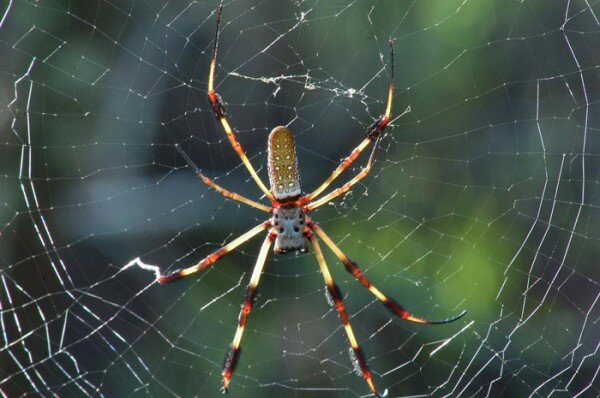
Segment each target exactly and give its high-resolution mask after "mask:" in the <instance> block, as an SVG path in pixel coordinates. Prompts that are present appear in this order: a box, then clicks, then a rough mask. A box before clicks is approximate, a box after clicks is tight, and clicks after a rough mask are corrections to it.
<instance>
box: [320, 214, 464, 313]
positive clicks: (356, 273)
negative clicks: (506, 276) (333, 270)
mask: <svg viewBox="0 0 600 398" xmlns="http://www.w3.org/2000/svg"><path fill="white" fill-rule="evenodd" d="M309 228H310V229H311V230H312V231H314V232H316V234H317V235H319V238H321V239H322V240H323V242H325V244H326V245H327V246H328V247H329V248H330V249H331V251H332V252H333V253H334V254H335V255H336V256H337V258H339V259H340V261H341V262H342V263H343V264H344V267H346V271H348V272H349V273H350V274H351V275H352V276H353V277H354V278H356V280H357V281H358V282H359V283H360V284H361V285H362V286H363V287H365V288H367V289H368V290H369V291H370V292H371V293H373V295H374V296H375V297H377V298H378V299H379V301H381V303H382V304H383V305H384V306H385V307H386V308H387V309H388V310H389V311H390V312H391V313H392V314H394V315H397V316H399V317H400V318H402V319H404V320H407V321H410V322H415V323H420V324H426V325H443V324H445V323H450V322H454V321H456V320H457V319H460V318H462V317H463V316H464V315H465V314H466V313H467V311H466V310H465V311H463V312H461V313H460V314H458V315H457V316H455V317H452V318H448V319H444V320H442V321H431V320H428V319H423V318H419V317H416V316H414V315H412V314H410V313H409V312H408V311H406V310H405V309H404V308H403V307H402V306H401V305H400V304H398V303H397V302H396V301H395V300H393V299H391V298H389V297H387V296H386V295H385V294H383V293H382V292H381V291H380V290H379V289H377V288H376V287H375V286H374V285H372V284H371V282H369V280H368V279H367V277H366V276H365V275H364V274H363V273H362V271H361V270H360V268H358V266H357V265H356V263H355V262H354V261H352V260H350V259H349V258H348V257H346V255H345V254H344V253H343V252H342V251H341V250H340V248H339V247H338V246H337V245H336V244H335V243H334V242H333V241H332V240H331V238H330V237H329V236H327V234H326V233H325V232H324V231H323V230H322V229H321V228H320V227H319V226H318V225H317V224H315V223H314V222H311V223H310V224H309Z"/></svg>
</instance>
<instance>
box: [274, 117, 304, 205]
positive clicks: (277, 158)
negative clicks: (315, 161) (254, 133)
mask: <svg viewBox="0 0 600 398" xmlns="http://www.w3.org/2000/svg"><path fill="white" fill-rule="evenodd" d="M268 170H269V182H270V184H271V192H272V193H273V196H274V197H275V199H277V200H278V201H279V202H280V203H286V202H290V201H294V200H296V199H297V198H298V197H299V196H300V194H301V193H302V192H301V191H302V189H301V188H300V175H299V174H298V161H297V159H296V143H295V142H294V136H293V135H292V133H291V132H290V130H288V128H287V127H284V126H278V127H275V128H274V129H273V130H272V131H271V133H270V134H269V163H268Z"/></svg>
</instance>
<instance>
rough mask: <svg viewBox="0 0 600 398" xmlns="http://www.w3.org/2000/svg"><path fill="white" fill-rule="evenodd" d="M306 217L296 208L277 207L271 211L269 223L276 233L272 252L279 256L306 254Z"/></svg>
mask: <svg viewBox="0 0 600 398" xmlns="http://www.w3.org/2000/svg"><path fill="white" fill-rule="evenodd" d="M305 219H306V216H305V215H304V212H303V211H302V209H301V208H300V207H298V206H290V207H279V208H277V209H275V210H274V211H273V217H272V218H271V222H272V223H273V227H274V229H275V231H276V232H277V236H276V237H275V246H274V247H273V251H274V252H275V253H279V254H285V253H290V252H301V253H306V252H307V251H308V242H307V241H306V237H305V236H304V225H305Z"/></svg>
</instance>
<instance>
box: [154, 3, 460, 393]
mask: <svg viewBox="0 0 600 398" xmlns="http://www.w3.org/2000/svg"><path fill="white" fill-rule="evenodd" d="M221 11H222V7H220V8H219V10H218V12H217V29H216V32H215V43H214V47H213V54H212V58H211V62H210V71H209V75H208V98H209V100H210V103H211V106H212V109H213V112H214V114H215V117H216V118H217V120H218V121H219V123H221V125H222V126H223V130H225V134H227V138H228V140H229V142H230V143H231V146H232V147H233V149H234V150H235V151H236V152H237V154H238V155H239V157H240V160H241V161H242V163H243V164H244V166H245V167H246V169H247V170H248V172H249V173H250V175H251V176H252V178H253V179H254V181H255V182H256V184H257V185H258V187H259V188H260V190H261V191H262V192H263V193H264V195H265V197H266V198H267V199H268V200H269V201H270V202H271V206H266V205H264V204H261V203H258V202H256V201H254V200H251V199H248V198H246V197H243V196H241V195H239V194H237V193H235V192H230V191H228V190H226V189H224V188H222V187H221V186H219V185H217V184H215V183H214V182H213V181H212V180H211V179H210V178H208V177H206V176H205V175H204V174H203V173H202V172H201V171H200V169H198V167H196V165H195V164H194V163H193V162H192V160H191V159H190V157H189V156H188V155H187V154H186V153H185V152H184V151H183V149H181V147H180V146H179V145H176V148H177V150H178V151H179V153H181V155H182V156H183V158H184V159H185V160H186V161H187V163H188V164H189V165H190V166H191V167H193V168H194V169H195V170H196V173H197V174H198V177H199V178H200V179H201V180H202V182H204V183H205V184H206V185H208V186H209V187H211V188H213V189H215V190H216V191H217V192H219V193H221V194H222V195H224V196H225V197H227V198H229V199H232V200H235V201H238V202H241V203H244V204H246V205H249V206H252V207H254V208H256V209H259V210H262V211H264V212H267V213H269V214H271V217H270V218H269V219H268V220H266V221H264V222H263V223H261V224H259V225H257V226H255V227H254V228H252V229H251V230H249V231H248V232H246V233H244V234H242V235H240V236H239V237H237V238H236V239H234V240H232V241H231V242H229V243H228V244H227V245H225V246H223V247H221V248H219V249H218V250H216V251H214V252H213V253H211V254H209V255H208V256H206V257H205V258H204V259H202V260H201V261H200V262H199V263H197V264H195V265H193V266H191V267H188V268H185V269H182V270H177V271H174V272H171V273H169V274H167V275H162V276H160V277H159V278H158V282H159V283H167V282H173V281H176V280H179V279H182V278H184V277H186V276H188V275H190V274H193V273H196V272H198V271H201V270H203V269H205V268H206V267H208V266H209V265H211V264H214V263H215V262H216V261H218V260H219V259H220V258H221V257H223V256H224V255H226V254H227V253H229V252H230V251H231V250H233V249H235V248H236V247H238V246H240V245H241V244H243V243H244V242H247V241H248V240H250V239H251V238H253V237H255V236H256V235H258V234H259V233H261V232H264V231H267V230H268V233H267V236H266V237H265V240H264V242H263V244H262V246H261V249H260V252H259V254H258V258H257V260H256V265H255V266H254V270H253V271H252V276H251V277H250V282H249V284H248V288H247V290H246V295H245V296H244V300H243V301H242V306H241V310H240V315H239V318H238V325H237V329H236V332H235V336H234V338H233V342H232V343H231V345H230V346H229V350H228V351H227V355H226V357H225V363H224V365H223V370H222V372H221V375H222V377H223V388H224V390H225V391H227V388H228V386H229V380H230V379H231V376H232V374H233V372H234V370H235V366H236V364H237V361H238V358H239V353H240V344H241V341H242V335H243V333H244V328H245V327H246V322H247V319H248V314H249V313H250V311H251V310H252V305H253V303H254V296H255V293H256V289H257V287H258V282H259V280H260V276H261V274H262V270H263V268H264V266H265V263H266V260H267V255H268V252H269V249H270V248H271V245H272V244H273V242H275V247H274V251H275V252H276V253H289V252H296V253H297V252H306V251H307V250H308V243H309V242H310V244H311V246H312V247H313V249H314V252H315V256H316V258H317V262H318V264H319V270H320V272H321V274H322V275H323V279H324V281H325V289H326V292H327V297H328V301H330V303H331V304H332V306H333V308H334V309H335V311H336V312H337V313H338V315H339V317H340V319H341V322H342V326H343V327H344V331H345V332H346V335H347V336H348V340H349V342H350V356H351V359H352V362H353V364H354V365H355V368H356V369H357V370H358V371H359V372H360V374H361V375H362V377H363V379H364V380H365V382H366V383H367V385H368V386H369V390H371V392H372V393H373V394H374V395H375V396H378V397H379V396H380V395H379V394H378V393H377V390H376V389H375V385H374V384H373V380H372V375H371V371H370V370H369V367H368V365H367V360H366V358H365V356H364V354H363V352H362V350H361V348H360V346H359V345H358V341H357V340H356V338H355V336H354V332H353V331H352V327H351V326H350V317H349V316H348V314H347V312H346V307H345V306H344V301H343V299H342V297H343V296H342V293H341V292H340V289H339V287H338V286H337V285H336V284H335V282H334V281H333V278H332V277H331V274H330V273H329V268H328V267H327V264H326V263H325V258H324V257H323V253H322V251H321V248H320V245H319V242H318V240H317V236H318V237H319V239H320V240H322V241H323V242H324V243H325V244H326V245H327V247H329V249H331V251H332V252H333V253H334V254H335V255H336V257H337V258H338V259H339V260H340V261H341V262H342V264H344V267H345V269H346V271H347V272H349V273H350V274H351V275H352V276H353V277H354V278H355V279H356V280H357V281H358V282H359V283H360V284H361V286H363V287H364V288H366V289H368V290H369V291H370V292H371V293H372V294H373V295H374V296H375V297H376V298H377V299H378V300H379V301H380V302H381V303H382V304H383V305H384V306H385V308H387V309H388V310H389V311H390V312H391V313H392V314H394V315H396V316H398V317H400V318H401V319H404V320H407V321H411V322H415V323H421V324H443V323H448V322H452V321H455V320H457V319H458V318H460V317H462V316H463V315H464V314H465V312H466V311H463V312H462V313H461V314H459V315H458V316H456V317H454V318H450V319H446V320H443V321H429V320H427V319H423V318H419V317H416V316H414V315H411V314H410V313H409V312H407V311H406V310H405V309H404V308H403V307H402V306H401V305H400V304H398V303H397V302H396V301H395V300H393V299H391V298H389V297H388V296H386V295H385V294H384V293H382V292H381V291H380V290H379V289H377V288H376V287H375V286H374V285H373V284H372V283H371V282H370V281H369V280H368V279H367V277H366V276H365V275H364V274H363V272H362V271H361V270H360V268H358V266H357V265H356V263H355V262H353V261H352V260H350V259H349V258H348V257H347V256H346V255H345V254H344V253H343V252H342V251H341V250H340V248H339V247H338V246H337V245H336V244H335V243H334V242H333V240H332V239H331V238H330V237H329V236H328V235H327V234H326V233H325V232H324V231H323V229H321V227H319V225H317V223H315V222H314V221H313V220H311V219H310V218H309V217H308V216H307V215H306V213H308V212H310V211H312V210H314V209H316V208H317V207H319V206H322V205H324V204H326V203H329V202H331V201H332V200H333V199H335V198H337V197H338V196H340V195H343V194H344V193H346V192H348V191H349V190H350V189H351V188H352V186H354V185H355V184H356V183H357V182H359V181H360V180H361V179H363V178H364V177H365V176H366V175H367V174H368V173H369V171H370V170H371V165H372V162H373V158H374V155H375V148H376V147H377V140H379V137H380V134H381V133H382V132H383V130H384V129H385V127H386V126H387V125H388V123H389V122H390V115H391V110H392V94H393V91H394V47H393V44H392V42H391V41H390V61H391V68H390V69H391V73H390V83H389V89H388V95H387V105H386V108H385V113H384V115H383V116H381V118H379V119H378V120H377V121H375V122H374V123H373V124H372V125H371V127H369V129H368V130H367V132H366V134H365V137H364V138H363V140H362V141H361V142H360V144H358V146H357V147H356V148H355V149H354V150H353V151H352V153H350V155H349V156H348V157H347V158H345V159H344V160H342V162H341V163H340V164H339V166H338V167H337V168H336V169H335V170H334V171H333V172H332V173H331V175H330V176H329V177H328V178H327V179H326V180H325V181H324V182H323V183H322V184H321V185H319V187H318V188H317V189H315V190H314V191H312V192H311V193H310V194H308V195H304V196H302V193H301V187H300V174H299V172H298V162H297V160H296V146H295V143H294V137H293V136H292V133H291V132H290V131H289V130H288V129H287V128H286V127H283V126H279V127H275V128H274V129H273V130H272V131H271V134H270V135H269V141H268V151H269V160H268V171H269V182H270V185H271V189H270V190H269V189H267V187H266V186H265V184H264V183H263V182H262V180H261V179H260V177H259V176H258V174H257V173H256V170H255V169H254V167H253V166H252V164H251V163H250V160H249V159H248V157H247V156H246V154H245V152H244V150H243V149H242V146H241V145H240V143H239V142H238V141H237V139H236V136H235V131H234V130H233V128H232V127H231V125H230V122H229V121H228V119H227V114H226V112H225V106H224V104H223V102H222V101H221V97H220V96H219V95H218V94H217V93H216V91H215V90H214V77H215V67H216V57H217V43H218V39H219V22H220V19H221ZM373 141H375V144H374V145H373V151H372V152H371V156H370V157H369V160H368V161H367V165H366V167H365V168H364V169H363V170H362V171H361V172H360V173H358V174H357V175H356V176H354V177H353V178H352V179H351V180H350V181H348V182H347V183H346V184H344V185H342V186H341V187H339V188H337V189H334V190H332V191H331V192H329V193H328V194H326V195H324V196H322V197H321V198H320V199H316V200H314V199H315V198H316V197H317V196H319V195H320V194H321V193H322V192H323V191H324V190H325V189H327V187H328V186H329V185H330V184H331V183H332V182H333V181H334V180H335V179H336V178H337V177H338V176H339V175H340V174H341V173H342V172H343V171H344V170H345V169H347V168H348V167H349V166H350V165H351V164H352V163H353V162H354V161H355V160H356V159H357V158H358V156H359V155H360V153H361V152H362V151H363V150H364V149H365V148H366V147H367V146H369V145H370V144H371V143H373ZM384 395H385V394H384Z"/></svg>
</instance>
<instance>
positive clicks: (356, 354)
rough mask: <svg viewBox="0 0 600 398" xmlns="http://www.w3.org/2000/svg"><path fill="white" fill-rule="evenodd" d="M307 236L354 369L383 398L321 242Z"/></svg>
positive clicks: (370, 388)
mask: <svg viewBox="0 0 600 398" xmlns="http://www.w3.org/2000/svg"><path fill="white" fill-rule="evenodd" d="M305 236H306V237H307V239H308V240H309V241H310V243H311V244H312V245H313V248H314V250H315V256H316V257H317V262H318V263H319V269H320V270H321V274H322V275H323V279H324V280H325V286H326V289H327V290H326V291H327V298H328V301H331V302H332V305H333V307H334V308H335V310H336V311H337V312H338V314H339V316H340V319H341V321H342V325H343V326H344V330H345V331H346V335H347V336H348V340H349V341H350V350H349V353H350V358H351V359H352V363H353V365H354V368H355V370H356V371H357V373H358V372H360V374H362V377H363V379H365V381H366V382H367V385H368V386H369V390H371V392H372V393H373V395H375V396H376V397H381V396H382V395H379V394H378V393H377V390H376V389H375V385H374V384H373V378H372V376H371V371H370V370H369V365H368V364H367V360H366V358H365V356H364V354H363V352H362V349H361V348H360V346H359V345H358V342H357V341H356V337H354V332H353V331H352V326H350V318H349V317H348V314H347V313H346V307H345V306H344V301H343V300H342V293H341V292H340V289H339V288H338V286H337V285H336V284H335V282H334V281H333V279H332V278H331V274H330V273H329V268H328V267H327V263H326V262H325V258H324V257H323V252H322V251H321V248H320V247H319V242H318V241H317V239H316V238H315V235H314V234H313V233H312V231H310V230H308V231H306V232H305ZM329 299H330V300H329ZM385 395H386V393H384V394H383V396H385Z"/></svg>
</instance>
